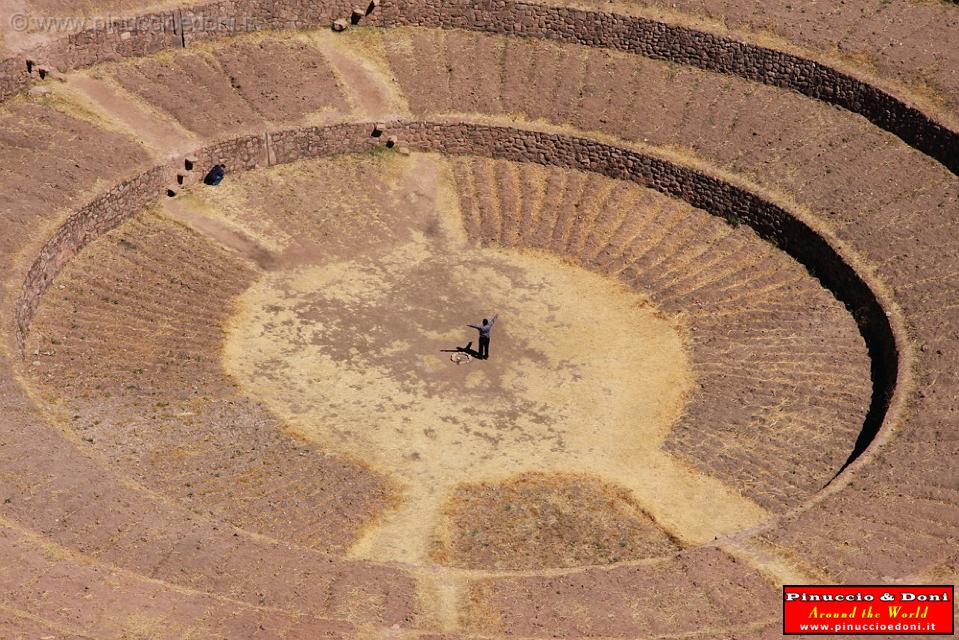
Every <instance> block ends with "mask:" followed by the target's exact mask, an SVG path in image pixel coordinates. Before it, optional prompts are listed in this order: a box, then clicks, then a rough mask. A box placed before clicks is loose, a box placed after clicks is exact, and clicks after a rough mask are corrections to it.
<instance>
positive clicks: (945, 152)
mask: <svg viewBox="0 0 959 640" xmlns="http://www.w3.org/2000/svg"><path fill="white" fill-rule="evenodd" d="M358 4H359V5H360V6H361V7H365V6H366V4H367V3H364V2H360V3H358ZM353 6H355V5H354V3H352V2H344V1H343V0H326V1H320V2H308V1H307V0H222V1H220V2H214V3H211V4H205V5H197V6H194V7H190V8H184V9H176V10H173V11H168V12H161V13H155V14H146V15H144V16H139V17H137V18H135V19H130V20H125V21H123V20H120V21H116V22H115V23H113V24H112V25H110V26H104V27H102V28H100V29H95V30H88V31H84V32H81V33H78V34H74V35H71V36H69V37H67V38H63V39H60V40H57V41H55V42H52V43H48V44H46V45H44V46H42V47H41V48H40V49H38V50H37V51H35V52H32V53H30V54H28V55H24V56H18V57H17V58H14V59H11V60H6V61H3V62H2V63H0V99H4V98H6V97H8V96H10V95H12V94H13V93H16V92H18V91H20V90H22V89H23V88H25V87H26V86H27V85H28V84H29V82H30V80H31V76H30V75H29V74H27V73H26V68H27V65H26V60H27V59H33V60H35V61H36V62H37V63H39V64H42V65H46V66H50V67H56V68H58V69H60V70H68V69H76V68H79V67H84V66H89V65H93V64H96V63H99V62H103V61H107V60H116V59H121V58H126V57H136V56H142V55H146V54H149V53H153V52H156V51H159V50H162V49H166V48H171V47H180V46H187V45H188V44H189V43H190V42H194V41H202V40H209V39H212V38H217V37H221V36H225V35H230V34H236V33H244V32H249V31H259V30H264V29H308V28H316V27H327V26H329V25H330V23H331V21H332V20H333V19H334V18H338V17H346V16H349V15H350V11H351V9H352V7H353ZM362 22H363V24H372V25H379V26H419V27H433V28H445V29H450V28H458V29H468V30H474V31H483V32H488V33H499V34H508V35H512V36H522V37H539V38H548V39H552V40H558V41H561V42H569V43H576V44H583V45H589V46H594V47H605V48H611V49H617V50H621V51H626V52H629V53H633V54H638V55H643V56H646V57H650V58H655V59H659V60H669V61H672V62H676V63H680V64H686V65H691V66H695V67H698V68H701V69H706V70H709V71H715V72H719V73H727V74H732V75H737V76H741V77H743V78H746V79H749V80H753V81H756V82H761V83H764V84H768V85H772V86H776V87H782V88H785V89H791V90H794V91H798V92H800V93H802V94H804V95H806V96H809V97H810V98H814V99H816V100H822V101H824V102H827V103H830V104H834V105H837V106H840V107H842V108H844V109H848V110H850V111H853V112H855V113H859V114H861V115H862V116H864V117H865V118H867V119H868V120H869V121H870V122H872V123H873V124H875V125H876V126H878V127H880V128H882V129H885V130H886V131H889V132H890V133H893V134H894V135H896V136H898V137H899V138H901V139H902V140H903V141H905V142H906V143H907V144H909V145H910V146H912V147H914V148H915V149H917V150H919V151H921V152H923V153H925V154H927V155H929V156H930V157H932V158H935V159H936V160H938V161H939V162H941V163H942V164H944V165H945V166H946V167H948V168H949V170H950V171H952V172H953V173H957V174H959V133H957V132H955V131H952V130H950V129H949V128H947V127H945V126H944V125H942V124H941V123H939V122H937V121H936V120H935V119H934V118H932V117H930V116H928V115H926V114H924V113H922V112H921V111H920V110H918V109H916V108H915V107H913V106H910V105H909V104H907V103H906V102H905V101H903V100H900V99H898V98H896V97H894V96H892V95H890V94H889V93H887V92H885V91H883V90H881V89H879V88H877V87H874V86H871V85H870V84H868V83H866V82H864V81H862V80H860V79H857V78H855V77H853V76H851V75H848V74H846V73H842V72H840V71H838V70H836V69H833V68H831V67H828V66H826V65H823V64H821V63H818V62H815V61H812V60H807V59H804V58H801V57H798V56H794V55H791V54H788V53H784V52H781V51H776V50H774V49H768V48H765V47H760V46H756V45H751V44H747V43H743V42H738V41H736V40H732V39H730V38H725V37H722V36H718V35H714V34H710V33H706V32H702V31H697V30H695V29H690V28H688V27H681V26H677V25H670V24H666V23H662V22H657V21H654V20H649V19H646V18H639V17H634V16H626V15H621V14H616V13H610V12H603V11H587V10H582V9H573V8H568V7H550V6H546V5H540V4H529V3H524V2H515V1H506V0H480V1H478V2H477V1H472V0H386V1H385V2H383V3H381V4H380V5H379V7H378V8H377V9H376V10H375V11H374V12H373V13H372V14H371V15H370V16H368V17H366V18H364V19H363V21H362ZM18 69H19V70H18Z"/></svg>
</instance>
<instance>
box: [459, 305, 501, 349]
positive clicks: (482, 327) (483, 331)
mask: <svg viewBox="0 0 959 640" xmlns="http://www.w3.org/2000/svg"><path fill="white" fill-rule="evenodd" d="M497 315H498V314H497ZM494 324H496V316H495V315H494V316H493V317H492V318H491V319H490V320H487V319H486V318H483V324H468V325H466V326H467V327H473V328H474V329H476V330H477V331H479V356H477V357H478V358H480V359H481V360H487V359H489V334H490V333H491V332H492V331H493V325H494Z"/></svg>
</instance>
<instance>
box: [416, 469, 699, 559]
mask: <svg viewBox="0 0 959 640" xmlns="http://www.w3.org/2000/svg"><path fill="white" fill-rule="evenodd" d="M443 517H444V518H445V522H443V523H442V524H441V525H440V528H441V529H442V530H444V531H448V532H449V533H448V534H447V536H448V539H447V540H438V541H437V543H436V544H434V546H433V548H432V549H431V552H430V555H431V557H432V558H433V559H434V560H435V561H436V562H439V563H440V564H446V565H454V566H461V567H470V568H477V567H491V568H495V569H527V570H529V569H536V568H538V567H575V566H579V565H584V564H615V563H617V562H621V561H623V560H640V559H643V558H655V557H658V556H664V555H668V554H670V553H671V552H674V551H677V550H678V549H679V548H681V545H680V544H679V543H678V542H677V541H675V540H673V539H671V538H670V537H669V536H668V535H667V534H666V533H665V532H663V531H662V530H661V529H660V528H659V527H658V526H657V525H656V521H655V520H653V519H652V518H651V517H650V516H649V514H647V513H646V512H645V511H643V509H642V508H641V507H640V506H639V505H638V504H637V503H636V500H635V499H634V498H633V496H632V495H631V494H630V492H629V491H626V490H624V489H621V488H618V487H615V486H610V485H607V484H604V483H602V482H598V481H596V480H595V479H593V478H591V477H589V476H577V475H569V474H565V475H561V474H556V475H552V476H548V475H545V474H529V475H524V476H519V477H516V478H514V479H512V480H509V481H508V482H502V483H498V484H492V483H482V484H480V483H477V484H464V485H460V486H459V487H457V489H456V491H455V492H454V493H453V495H452V498H451V499H450V502H449V504H448V505H447V506H446V508H445V510H444V513H443Z"/></svg>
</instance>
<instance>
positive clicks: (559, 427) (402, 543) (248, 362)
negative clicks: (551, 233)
mask: <svg viewBox="0 0 959 640" xmlns="http://www.w3.org/2000/svg"><path fill="white" fill-rule="evenodd" d="M394 162H395V160H394ZM400 162H405V163H406V166H405V168H404V170H403V171H401V172H399V174H398V175H393V176H392V179H394V180H399V181H408V182H411V183H418V187H417V188H418V189H420V190H422V189H423V188H424V187H425V186H429V184H433V185H434V192H435V193H434V196H433V199H432V203H428V206H429V207H431V208H432V209H433V211H432V213H431V215H433V216H434V217H435V218H436V223H435V224H434V225H431V227H430V231H429V232H428V233H424V232H422V231H415V232H412V233H411V234H409V235H408V236H406V237H404V238H403V239H402V240H398V241H397V242H395V244H394V245H393V246H392V247H391V248H390V249H389V250H387V251H385V252H380V253H378V254H377V255H375V256H365V255H362V254H360V255H356V256H354V257H352V258H348V259H338V260H332V261H328V262H322V261H321V262H319V263H317V264H296V265H291V266H289V267H288V268H282V269H277V270H274V271H270V272H268V273H265V274H264V275H263V277H262V278H261V279H260V280H259V282H257V283H256V284H255V285H254V286H253V287H252V288H251V289H250V290H248V291H247V292H246V294H244V295H243V296H242V298H241V299H240V300H239V301H238V305H237V313H236V316H235V318H234V321H233V323H232V326H231V327H230V330H229V335H228V339H227V342H226V344H225V347H224V356H223V359H224V366H225V368H226V369H227V371H229V372H230V373H231V374H232V375H233V376H234V377H235V378H236V379H237V380H238V381H239V382H240V384H241V386H243V387H244V388H245V389H246V391H247V393H248V394H249V395H251V396H252V397H255V398H257V399H259V400H261V401H263V402H265V403H266V404H267V405H268V406H269V407H270V408H271V409H272V410H273V411H274V412H275V413H277V414H278V415H279V416H281V417H282V418H283V419H284V420H285V421H286V422H287V423H288V424H289V426H290V428H291V429H292V430H293V431H294V432H296V433H298V434H300V435H302V436H304V437H307V438H309V439H311V440H313V441H315V442H317V443H319V444H321V445H322V446H324V447H326V448H328V449H330V450H332V451H335V452H337V453H340V454H343V455H348V456H352V457H355V458H358V459H360V460H363V461H364V462H365V463H367V464H370V465H371V466H373V467H375V468H377V469H379V470H381V471H385V472H387V473H389V474H390V475H391V476H392V477H394V478H396V479H398V480H400V481H401V482H402V484H403V485H404V486H405V493H404V496H403V499H402V501H401V504H400V507H399V508H398V509H397V510H396V511H395V512H393V513H390V514H387V515H386V516H385V517H384V518H383V519H382V521H381V522H379V523H377V525H375V526H372V527H370V528H369V530H368V531H367V535H365V536H364V537H363V538H362V539H361V540H360V541H359V542H358V543H357V544H356V545H355V547H354V548H353V550H352V553H353V555H355V556H358V557H365V558H372V559H379V560H388V561H403V562H409V563H413V564H423V563H428V558H429V556H428V550H429V546H430V541H431V540H432V539H433V538H434V536H435V535H436V531H435V527H436V525H437V523H439V522H440V521H441V515H442V509H443V505H444V503H445V501H446V499H447V497H448V495H449V492H450V491H451V489H453V488H454V487H456V486H457V485H458V484H460V483H463V482H476V481H488V482H499V481H503V480H506V479H508V478H511V477H514V476H516V475H518V474H522V473H528V472H543V473H550V472H555V471H562V472H573V473H584V474H591V475H593V476H595V477H598V478H601V479H603V480H605V481H607V482H612V483H614V484H617V485H619V486H622V487H625V488H627V489H628V490H630V491H631V492H632V493H633V495H634V496H635V497H636V500H637V502H638V503H639V504H640V505H641V506H642V508H643V509H645V510H646V511H647V512H649V513H650V514H651V515H652V516H653V517H654V518H655V519H656V520H657V522H659V523H660V524H662V525H663V526H664V527H665V528H666V529H667V530H669V531H670V532H671V533H672V534H673V535H674V536H675V537H676V538H678V539H679V540H681V541H683V542H684V543H687V544H695V543H701V542H705V541H707V540H712V539H713V538H714V537H715V536H717V535H722V534H725V533H728V532H730V531H733V530H736V529H738V528H740V527H743V526H749V525H753V524H756V523H758V522H759V521H761V520H763V519H764V518H765V517H766V515H767V514H766V513H765V512H764V511H763V510H762V509H760V508H759V507H757V506H756V505H755V504H754V503H752V502H751V501H749V500H746V499H745V498H743V497H741V496H740V495H738V494H737V493H736V492H734V491H732V490H731V489H729V488H728V487H726V486H724V485H722V483H720V482H718V481H716V480H714V479H712V478H709V477H706V476H704V475H702V474H701V473H699V472H698V471H696V470H694V469H692V468H690V467H689V466H687V465H685V464H683V463H682V462H680V461H678V460H676V459H674V458H672V457H671V456H668V455H666V454H665V453H663V452H662V451H661V450H660V445H661V443H662V442H663V440H664V439H665V437H666V435H667V434H668V432H669V430H670V428H671V426H672V424H673V423H674V421H675V420H676V419H677V417H678V416H679V414H680V412H681V411H682V408H683V405H684V401H685V395H686V392H687V390H688V389H689V388H690V385H691V384H692V380H693V374H692V372H691V370H690V365H689V361H688V357H687V355H686V352H685V348H684V341H683V329H682V327H681V326H680V325H678V323H677V322H676V320H675V319H671V318H667V317H665V316H663V315H662V314H661V313H660V312H659V311H658V310H657V309H655V307H653V306H652V305H651V304H650V303H649V301H647V300H645V299H643V298H642V297H641V296H639V295H638V294H637V293H635V292H634V291H632V290H631V289H628V288H627V287H625V286H624V285H622V284H620V283H618V282H615V281H613V280H611V279H608V278H606V277H603V276H600V275H597V274H595V273H591V272H589V271H586V270H584V269H581V268H579V267H575V266H572V265H570V264H568V263H566V262H564V261H563V260H561V259H560V258H558V257H556V256H552V255H547V254H539V253H532V252H520V251H515V250H504V249H492V248H486V249H477V248H473V247H470V246H468V245H466V244H464V242H463V239H464V234H463V232H462V230H461V228H460V223H459V213H458V211H456V210H455V203H456V195H455V193H453V192H452V187H451V186H450V185H451V181H450V180H449V178H448V175H447V170H446V168H445V166H443V163H442V162H441V161H440V160H438V159H436V158H434V157H425V156H414V157H412V158H410V159H408V160H405V161H400ZM451 207H452V208H451ZM236 212H237V210H234V212H232V213H236ZM250 213H252V212H250ZM357 215H359V214H357ZM371 215H372V214H371ZM247 217H248V219H249V218H268V217H269V216H267V215H262V216H257V215H256V214H253V215H249V216H247ZM397 237H402V236H401V235H400V234H398V236H397ZM476 301H482V304H481V305H479V306H477V302H476ZM460 308H462V311H459V309H460ZM481 309H489V313H493V312H494V311H498V312H499V313H500V316H501V320H500V324H499V326H497V329H496V332H495V335H494V342H493V359H491V360H490V361H487V362H474V363H473V364H471V365H469V366H465V367H456V366H454V365H452V364H451V363H450V361H449V359H448V354H445V353H440V352H439V349H441V348H444V347H446V348H451V347H453V346H454V345H457V344H460V345H461V344H463V343H465V341H466V340H467V339H469V338H475V336H473V335H471V333H475V332H474V331H473V330H471V329H467V328H465V327H463V326H462V324H463V323H465V322H467V321H472V322H476V321H478V319H479V317H477V315H479V314H482V313H483V311H482V310H481Z"/></svg>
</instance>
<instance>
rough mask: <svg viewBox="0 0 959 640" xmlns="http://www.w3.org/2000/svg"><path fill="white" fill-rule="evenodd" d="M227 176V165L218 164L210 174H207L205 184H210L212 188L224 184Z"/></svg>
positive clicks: (204, 179)
mask: <svg viewBox="0 0 959 640" xmlns="http://www.w3.org/2000/svg"><path fill="white" fill-rule="evenodd" d="M225 175H226V165H225V164H218V165H214V166H213V168H212V169H210V172H209V173H208V174H206V177H205V178H203V184H208V185H210V186H212V187H215V186H216V185H218V184H220V183H221V182H223V177H224V176H225Z"/></svg>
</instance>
